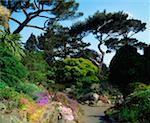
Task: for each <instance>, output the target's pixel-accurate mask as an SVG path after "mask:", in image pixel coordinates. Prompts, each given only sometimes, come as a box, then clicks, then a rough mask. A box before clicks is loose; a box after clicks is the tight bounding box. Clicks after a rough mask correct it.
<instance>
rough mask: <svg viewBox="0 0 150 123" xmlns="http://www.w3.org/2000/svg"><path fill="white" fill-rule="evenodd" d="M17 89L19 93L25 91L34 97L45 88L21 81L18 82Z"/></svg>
mask: <svg viewBox="0 0 150 123" xmlns="http://www.w3.org/2000/svg"><path fill="white" fill-rule="evenodd" d="M14 88H15V90H16V91H17V92H19V93H24V94H26V95H28V96H29V97H31V98H32V99H34V98H35V97H36V94H38V93H40V92H43V89H42V88H40V87H38V86H36V85H35V84H33V83H27V82H24V83H23V82H21V83H18V84H17V86H16V87H14Z"/></svg>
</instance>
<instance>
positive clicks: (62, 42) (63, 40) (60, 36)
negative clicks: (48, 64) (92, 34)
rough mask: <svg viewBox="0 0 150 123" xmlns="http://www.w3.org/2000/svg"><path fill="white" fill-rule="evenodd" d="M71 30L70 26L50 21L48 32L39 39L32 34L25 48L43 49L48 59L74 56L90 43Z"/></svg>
mask: <svg viewBox="0 0 150 123" xmlns="http://www.w3.org/2000/svg"><path fill="white" fill-rule="evenodd" d="M69 30H70V29H69V28H68V27H63V26H62V25H60V24H59V23H57V22H54V23H53V24H52V23H50V24H49V26H48V28H47V30H46V32H45V33H44V34H41V35H40V36H38V37H37V40H36V39H35V38H33V37H34V36H31V37H30V38H29V39H28V40H27V42H26V44H25V48H26V49H27V50H29V49H32V50H34V49H35V48H36V49H37V48H38V49H39V50H43V51H44V52H45V53H46V56H47V60H48V61H54V60H55V58H59V59H63V58H66V57H74V56H75V55H76V54H77V53H78V52H81V51H83V50H84V49H85V48H86V47H88V46H89V45H90V44H89V43H84V42H83V41H81V40H78V39H77V37H73V36H71V35H70V34H69Z"/></svg>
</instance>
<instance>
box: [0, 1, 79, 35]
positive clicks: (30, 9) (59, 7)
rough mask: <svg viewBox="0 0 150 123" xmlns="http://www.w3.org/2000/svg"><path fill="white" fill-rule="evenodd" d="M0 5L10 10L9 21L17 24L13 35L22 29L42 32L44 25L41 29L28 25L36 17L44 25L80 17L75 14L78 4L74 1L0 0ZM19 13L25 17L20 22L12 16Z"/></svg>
mask: <svg viewBox="0 0 150 123" xmlns="http://www.w3.org/2000/svg"><path fill="white" fill-rule="evenodd" d="M0 3H1V4H2V5H3V6H6V7H7V8H8V9H9V10H10V14H11V17H10V20H12V21H13V22H15V23H17V24H18V27H17V28H16V29H15V30H14V32H13V33H20V31H21V30H22V29H23V28H24V27H32V28H37V29H41V30H44V27H45V24H44V25H43V27H39V26H38V25H30V24H29V23H30V22H31V20H33V19H35V18H37V17H38V18H43V19H44V20H45V23H46V22H48V21H49V20H50V21H56V20H57V21H60V20H64V19H69V18H72V17H78V16H80V15H82V13H76V10H77V9H78V6H79V4H78V3H76V2H75V0H23V1H22V0H0ZM19 12H22V13H23V14H24V15H25V18H23V20H22V21H20V20H18V19H17V18H15V17H13V16H12V14H16V13H19Z"/></svg>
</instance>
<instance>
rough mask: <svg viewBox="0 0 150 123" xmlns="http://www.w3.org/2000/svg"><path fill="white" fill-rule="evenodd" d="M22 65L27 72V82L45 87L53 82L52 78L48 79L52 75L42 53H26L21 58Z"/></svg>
mask: <svg viewBox="0 0 150 123" xmlns="http://www.w3.org/2000/svg"><path fill="white" fill-rule="evenodd" d="M23 64H24V65H25V66H26V68H27V69H28V71H29V74H28V78H27V79H28V81H29V82H33V83H36V84H39V83H40V84H43V85H45V86H49V84H51V83H52V82H53V81H52V79H53V78H50V77H51V76H53V75H54V73H53V71H52V70H51V69H50V67H49V65H48V64H47V62H46V61H45V59H44V53H43V52H27V53H26V56H25V57H24V58H23Z"/></svg>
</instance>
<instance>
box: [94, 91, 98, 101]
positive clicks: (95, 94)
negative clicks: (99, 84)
mask: <svg viewBox="0 0 150 123" xmlns="http://www.w3.org/2000/svg"><path fill="white" fill-rule="evenodd" d="M93 97H94V101H98V99H99V95H98V94H97V93H94V94H93Z"/></svg>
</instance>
